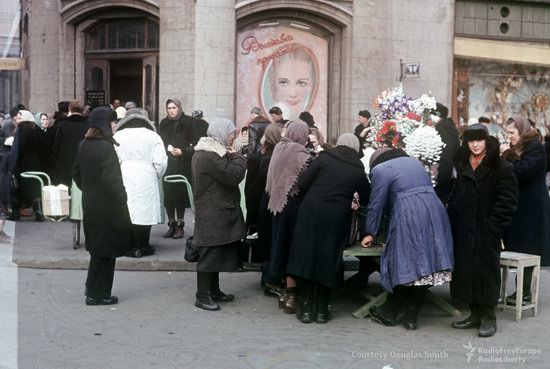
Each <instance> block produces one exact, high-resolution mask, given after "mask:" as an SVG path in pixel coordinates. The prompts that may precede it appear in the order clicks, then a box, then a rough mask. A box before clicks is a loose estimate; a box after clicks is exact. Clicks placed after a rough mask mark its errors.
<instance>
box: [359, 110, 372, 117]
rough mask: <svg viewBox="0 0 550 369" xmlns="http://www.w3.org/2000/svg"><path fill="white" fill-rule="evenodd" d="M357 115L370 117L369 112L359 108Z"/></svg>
mask: <svg viewBox="0 0 550 369" xmlns="http://www.w3.org/2000/svg"><path fill="white" fill-rule="evenodd" d="M357 115H360V116H362V117H363V118H367V119H370V112H369V111H368V110H361V111H359V114H357Z"/></svg>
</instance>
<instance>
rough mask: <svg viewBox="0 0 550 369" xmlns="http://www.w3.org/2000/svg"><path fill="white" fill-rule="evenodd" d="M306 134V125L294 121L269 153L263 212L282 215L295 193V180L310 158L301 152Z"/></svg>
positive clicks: (303, 148)
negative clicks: (270, 154) (265, 200)
mask: <svg viewBox="0 0 550 369" xmlns="http://www.w3.org/2000/svg"><path fill="white" fill-rule="evenodd" d="M308 133H309V128H308V126H307V124H306V123H304V122H302V121H294V122H293V123H292V124H290V125H289V126H288V128H287V130H286V135H285V137H283V138H282V139H281V141H280V142H279V143H278V144H277V145H276V146H275V150H273V156H272V157H271V161H270V163H269V169H268V171H267V181H266V192H267V193H268V194H269V204H268V206H267V208H268V209H269V210H270V211H271V212H272V213H273V214H275V215H276V214H277V213H281V212H282V211H283V209H284V208H285V206H286V204H287V201H288V198H290V197H292V196H294V195H296V194H297V193H298V186H297V185H296V183H297V181H298V176H299V175H300V173H301V172H302V171H303V170H304V168H305V167H306V166H307V163H308V160H309V159H310V158H311V155H310V154H309V153H308V152H307V150H306V148H305V145H306V142H307V136H308Z"/></svg>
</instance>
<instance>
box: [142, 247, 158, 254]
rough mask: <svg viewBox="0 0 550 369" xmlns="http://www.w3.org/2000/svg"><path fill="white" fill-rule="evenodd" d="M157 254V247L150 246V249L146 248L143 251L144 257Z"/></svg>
mask: <svg viewBox="0 0 550 369" xmlns="http://www.w3.org/2000/svg"><path fill="white" fill-rule="evenodd" d="M154 254H155V247H154V246H151V245H149V247H145V248H142V249H141V255H143V256H149V255H154Z"/></svg>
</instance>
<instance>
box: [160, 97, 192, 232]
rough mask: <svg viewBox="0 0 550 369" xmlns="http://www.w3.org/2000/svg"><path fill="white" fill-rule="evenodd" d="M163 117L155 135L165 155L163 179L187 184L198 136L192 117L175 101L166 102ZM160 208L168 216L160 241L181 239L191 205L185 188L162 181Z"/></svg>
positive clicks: (173, 99) (172, 99)
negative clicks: (184, 180) (182, 180)
mask: <svg viewBox="0 0 550 369" xmlns="http://www.w3.org/2000/svg"><path fill="white" fill-rule="evenodd" d="M166 113H167V115H166V118H164V119H163V120H161V121H160V123H159V129H158V133H159V135H160V137H161V138H162V141H163V142H164V146H165V148H166V150H167V153H168V167H167V169H166V173H165V174H164V176H169V175H174V174H180V175H183V176H185V178H187V180H188V181H191V160H192V158H193V154H194V152H195V151H194V149H193V148H194V146H195V144H196V143H197V141H198V140H199V138H200V135H199V134H198V133H196V132H195V131H194V129H193V126H194V124H193V118H191V117H190V116H188V115H185V114H184V113H183V108H182V105H181V102H180V101H179V100H178V99H176V98H171V99H168V100H167V101H166ZM162 185H163V189H164V206H165V207H166V213H167V215H168V227H169V228H168V231H167V232H166V233H165V234H164V236H163V237H164V238H182V237H183V227H184V226H185V223H184V222H183V219H184V216H185V208H188V207H190V206H191V203H190V201H189V196H188V195H187V191H186V190H185V186H184V185H182V184H181V183H168V182H163V183H162Z"/></svg>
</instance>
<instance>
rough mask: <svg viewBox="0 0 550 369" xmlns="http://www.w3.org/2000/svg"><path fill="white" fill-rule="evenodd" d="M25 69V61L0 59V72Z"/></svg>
mask: <svg viewBox="0 0 550 369" xmlns="http://www.w3.org/2000/svg"><path fill="white" fill-rule="evenodd" d="M22 69H25V59H19V58H0V70H22Z"/></svg>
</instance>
